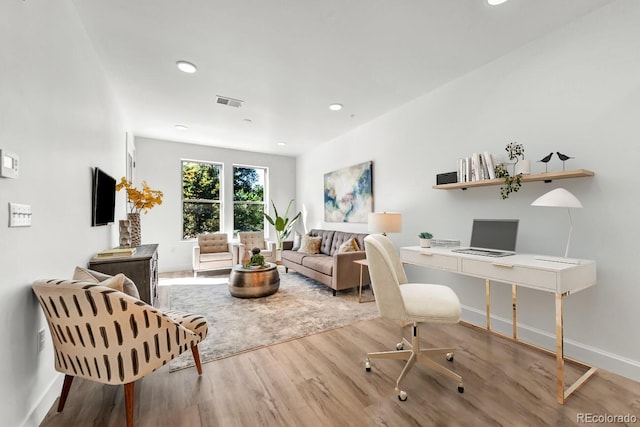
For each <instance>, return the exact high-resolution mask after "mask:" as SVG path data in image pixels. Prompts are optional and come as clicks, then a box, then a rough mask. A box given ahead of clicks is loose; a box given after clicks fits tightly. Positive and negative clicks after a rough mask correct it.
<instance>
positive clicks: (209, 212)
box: [182, 160, 222, 239]
mask: <svg viewBox="0 0 640 427" xmlns="http://www.w3.org/2000/svg"><path fill="white" fill-rule="evenodd" d="M221 176H222V165H221V164H217V163H206V162H195V161H188V160H183V161H182V238H183V239H191V238H194V237H196V236H197V235H198V234H200V233H204V232H210V233H214V232H217V231H220V229H221V222H222V218H221V212H222V200H221V195H220V193H221V191H220V189H221V185H222V183H221Z"/></svg>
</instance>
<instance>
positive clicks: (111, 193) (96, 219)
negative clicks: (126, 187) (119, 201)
mask: <svg viewBox="0 0 640 427" xmlns="http://www.w3.org/2000/svg"><path fill="white" fill-rule="evenodd" d="M115 208H116V180H115V179H114V178H113V177H111V176H110V175H109V174H107V173H105V172H104V171H102V170H100V169H99V168H94V170H93V186H92V201H91V225H92V226H96V225H107V224H109V223H110V222H113V220H114V215H115Z"/></svg>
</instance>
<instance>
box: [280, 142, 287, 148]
mask: <svg viewBox="0 0 640 427" xmlns="http://www.w3.org/2000/svg"><path fill="white" fill-rule="evenodd" d="M278 145H279V146H281V147H284V146H285V145H287V143H286V142H282V141H280V142H278Z"/></svg>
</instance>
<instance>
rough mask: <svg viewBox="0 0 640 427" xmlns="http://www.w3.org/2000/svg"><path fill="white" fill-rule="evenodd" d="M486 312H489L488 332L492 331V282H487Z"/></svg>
mask: <svg viewBox="0 0 640 427" xmlns="http://www.w3.org/2000/svg"><path fill="white" fill-rule="evenodd" d="M485 293H486V295H485V304H486V308H485V311H486V312H487V331H490V330H491V280H489V279H487V280H486V281H485Z"/></svg>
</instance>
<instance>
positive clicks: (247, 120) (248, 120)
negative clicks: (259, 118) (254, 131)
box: [242, 119, 253, 123]
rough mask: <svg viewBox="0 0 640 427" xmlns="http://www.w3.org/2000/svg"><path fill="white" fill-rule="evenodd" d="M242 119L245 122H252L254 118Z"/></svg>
mask: <svg viewBox="0 0 640 427" xmlns="http://www.w3.org/2000/svg"><path fill="white" fill-rule="evenodd" d="M242 121H243V122H245V123H251V122H252V121H253V120H251V119H242Z"/></svg>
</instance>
